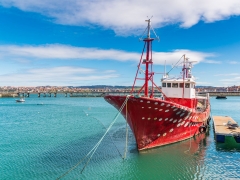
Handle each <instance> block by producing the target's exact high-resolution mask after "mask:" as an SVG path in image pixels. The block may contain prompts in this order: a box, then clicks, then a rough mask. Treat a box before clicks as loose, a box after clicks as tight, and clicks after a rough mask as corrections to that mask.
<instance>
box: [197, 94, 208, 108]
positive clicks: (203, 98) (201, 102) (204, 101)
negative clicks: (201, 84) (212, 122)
mask: <svg viewBox="0 0 240 180" xmlns="http://www.w3.org/2000/svg"><path fill="white" fill-rule="evenodd" d="M196 99H197V106H196V110H197V111H199V112H202V111H204V110H205V109H206V108H207V105H208V102H209V93H205V94H202V93H201V94H196Z"/></svg>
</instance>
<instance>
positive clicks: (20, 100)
mask: <svg viewBox="0 0 240 180" xmlns="http://www.w3.org/2000/svg"><path fill="white" fill-rule="evenodd" d="M16 102H25V99H24V98H20V99H16Z"/></svg>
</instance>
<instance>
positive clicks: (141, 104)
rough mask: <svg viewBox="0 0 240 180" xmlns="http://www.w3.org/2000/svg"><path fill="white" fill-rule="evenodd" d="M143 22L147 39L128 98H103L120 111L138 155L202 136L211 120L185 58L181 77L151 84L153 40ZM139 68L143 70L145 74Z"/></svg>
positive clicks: (207, 106) (204, 100)
mask: <svg viewBox="0 0 240 180" xmlns="http://www.w3.org/2000/svg"><path fill="white" fill-rule="evenodd" d="M146 22H147V23H148V25H147V36H146V37H145V38H144V39H142V40H143V42H144V48H143V51H142V54H141V58H140V61H139V65H138V69H137V72H136V76H135V79H134V83H133V86H132V90H131V93H130V95H127V96H126V95H111V94H108V95H105V96H104V99H105V100H106V101H107V102H108V103H110V104H111V105H113V106H114V107H115V108H116V109H117V110H119V111H120V110H121V114H122V115H123V117H124V118H125V119H126V121H127V123H128V125H129V126H130V128H131V130H132V132H133V134H134V137H135V140H136V143H137V148H138V150H139V151H141V150H145V149H149V148H154V147H158V146H163V145H168V144H171V143H176V142H179V141H183V140H186V139H189V138H191V137H193V136H196V135H198V134H199V133H204V132H205V131H206V129H207V126H208V123H209V120H210V101H209V95H208V94H205V96H198V95H197V93H196V91H195V85H196V82H195V78H194V76H193V75H192V73H191V70H192V68H193V66H192V62H190V61H189V59H188V58H187V57H186V55H183V57H182V64H181V65H182V71H181V74H180V77H175V78H172V77H169V75H168V74H166V73H165V74H164V75H163V77H162V79H161V88H160V87H159V86H157V85H156V84H155V82H154V81H153V77H154V72H153V71H152V69H153V68H152V67H153V57H152V42H153V41H154V40H155V38H151V37H150V31H151V29H152V27H151V20H150V19H148V20H146ZM152 30H153V29H152ZM154 33H155V32H154ZM143 57H144V59H143ZM141 66H144V68H145V70H144V71H143V70H142V69H141ZM140 71H141V72H143V73H144V78H139V77H138V74H139V72H140ZM137 80H143V81H144V83H143V85H142V87H141V88H140V89H137V88H136V87H135V84H136V81H137ZM149 85H151V86H149ZM155 90H158V91H160V92H161V94H162V97H160V98H159V97H155V96H154V92H155ZM135 92H137V94H134V93H135Z"/></svg>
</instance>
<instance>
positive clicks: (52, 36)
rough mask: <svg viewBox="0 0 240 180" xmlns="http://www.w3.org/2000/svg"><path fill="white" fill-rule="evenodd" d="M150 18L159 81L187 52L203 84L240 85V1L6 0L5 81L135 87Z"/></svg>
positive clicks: (2, 33)
mask: <svg viewBox="0 0 240 180" xmlns="http://www.w3.org/2000/svg"><path fill="white" fill-rule="evenodd" d="M149 18H151V25H152V27H153V29H154V31H155V33H156V34H157V36H159V38H160V40H155V41H154V42H153V47H152V49H153V70H154V72H155V74H156V75H155V77H154V81H155V83H156V84H157V85H161V84H160V79H161V77H162V74H161V73H163V72H164V69H165V68H166V71H167V72H168V71H170V70H171V68H172V66H173V65H174V64H175V63H176V62H177V61H178V60H179V59H180V58H181V57H182V56H183V54H186V57H188V58H189V60H190V61H193V62H194V67H193V69H192V73H193V75H194V76H195V78H196V84H197V85H198V86H217V87H222V86H224V87H228V86H233V85H238V86H240V1H239V0H228V1H226V0H211V1H209V0H184V1H179V0H148V1H147V3H146V1H145V0H61V1H59V0H51V1H49V0H41V1H39V0H0V86H15V87H19V86H30V87H33V86H46V85H50V86H89V85H113V86H115V85H120V86H131V85H132V84H133V81H134V78H135V75H136V71H137V65H138V63H139V60H140V56H141V52H142V49H143V45H144V42H143V41H141V40H139V38H144V37H146V36H145V34H143V33H144V30H145V29H146V26H147V23H146V22H145V20H146V19H149ZM151 36H152V37H153V38H154V37H155V34H154V33H153V32H151ZM164 64H166V67H165V65H164ZM180 71H181V68H180V67H177V68H176V69H174V70H172V71H171V72H170V76H179V74H180ZM139 76H141V75H139ZM141 84H143V81H137V85H141Z"/></svg>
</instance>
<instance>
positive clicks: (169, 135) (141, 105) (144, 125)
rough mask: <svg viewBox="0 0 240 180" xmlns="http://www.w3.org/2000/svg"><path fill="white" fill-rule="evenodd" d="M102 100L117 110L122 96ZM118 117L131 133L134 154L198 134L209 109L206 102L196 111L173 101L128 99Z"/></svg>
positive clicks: (121, 102)
mask: <svg viewBox="0 0 240 180" xmlns="http://www.w3.org/2000/svg"><path fill="white" fill-rule="evenodd" d="M104 99H105V100H106V101H107V102H108V103H110V104H112V105H113V106H114V107H115V108H116V109H118V110H119V109H120V107H121V106H122V104H123V102H124V101H125V99H126V96H114V95H107V96H105V97H104ZM183 100H184V101H185V102H186V99H183ZM193 101H194V102H195V101H196V99H193ZM183 104H184V103H183ZM195 104H196V103H195ZM126 107H127V110H126ZM121 113H122V115H123V116H124V118H125V119H127V122H128V124H129V126H130V128H131V129H132V131H133V133H134V136H135V139H136V142H137V146H138V150H143V149H148V148H153V147H157V146H162V145H166V144H170V143H175V142H178V141H182V140H185V139H188V138H191V137H192V136H194V135H197V134H199V133H200V127H201V126H203V125H206V124H207V123H208V122H207V121H208V119H209V116H210V105H209V103H208V102H207V103H206V108H205V109H204V110H202V111H199V110H196V107H194V108H190V107H189V106H186V105H181V104H177V103H175V102H174V101H166V100H162V99H158V98H148V97H134V96H130V97H129V99H128V101H127V105H126V106H125V107H124V109H123V110H122V112H121Z"/></svg>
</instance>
